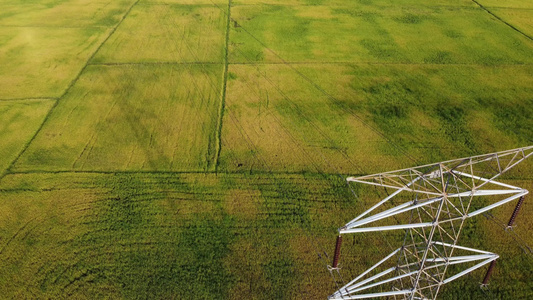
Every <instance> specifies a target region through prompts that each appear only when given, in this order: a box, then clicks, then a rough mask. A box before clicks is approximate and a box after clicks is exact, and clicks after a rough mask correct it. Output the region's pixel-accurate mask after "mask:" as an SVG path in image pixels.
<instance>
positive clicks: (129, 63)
mask: <svg viewBox="0 0 533 300" xmlns="http://www.w3.org/2000/svg"><path fill="white" fill-rule="evenodd" d="M223 64H224V63H223V62H216V61H184V62H179V61H155V62H107V63H89V64H88V65H89V66H137V65H139V66H142V65H146V66H154V65H187V66H188V65H223Z"/></svg>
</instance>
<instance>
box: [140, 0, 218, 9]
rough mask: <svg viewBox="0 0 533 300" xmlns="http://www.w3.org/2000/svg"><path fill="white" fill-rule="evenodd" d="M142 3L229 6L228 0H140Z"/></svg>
mask: <svg viewBox="0 0 533 300" xmlns="http://www.w3.org/2000/svg"><path fill="white" fill-rule="evenodd" d="M139 3H140V4H150V3H154V4H179V5H213V6H215V7H217V6H218V7H220V8H224V9H226V8H227V5H228V1H227V0H140V1H139Z"/></svg>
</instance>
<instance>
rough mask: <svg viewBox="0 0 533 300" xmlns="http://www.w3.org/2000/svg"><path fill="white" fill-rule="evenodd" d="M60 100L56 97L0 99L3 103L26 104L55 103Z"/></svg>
mask: <svg viewBox="0 0 533 300" xmlns="http://www.w3.org/2000/svg"><path fill="white" fill-rule="evenodd" d="M58 99H59V98H54V97H28V98H5V99H0V103H1V102H26V101H54V100H58Z"/></svg>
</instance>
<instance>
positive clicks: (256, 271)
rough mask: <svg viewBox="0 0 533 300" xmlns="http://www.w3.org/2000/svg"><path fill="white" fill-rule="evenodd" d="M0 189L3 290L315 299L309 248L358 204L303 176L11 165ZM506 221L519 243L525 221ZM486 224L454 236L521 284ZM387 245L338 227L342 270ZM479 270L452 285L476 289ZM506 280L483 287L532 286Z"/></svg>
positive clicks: (511, 250)
mask: <svg viewBox="0 0 533 300" xmlns="http://www.w3.org/2000/svg"><path fill="white" fill-rule="evenodd" d="M73 178H75V179H74V180H72V179H73ZM512 184H519V183H518V182H512ZM520 184H522V185H523V184H526V186H530V183H528V182H527V181H526V182H520ZM0 189H1V190H2V194H1V195H0V199H1V201H0V206H1V209H2V212H3V215H4V216H6V218H2V219H1V220H0V221H1V225H2V226H1V228H2V229H1V230H0V241H1V245H2V247H1V253H2V255H1V256H0V265H1V266H2V270H4V271H3V272H2V273H1V274H0V287H1V288H2V291H4V296H6V297H8V298H12V297H17V298H27V297H38V298H40V297H63V296H70V297H75V298H94V297H112V298H115V297H124V298H132V297H133V298H137V297H141V298H145V297H156V298H173V297H177V298H183V297H192V298H202V299H220V298H235V297H241V296H242V297H251V298H256V299H272V298H301V297H304V298H313V299H323V298H324V297H326V296H327V295H328V293H329V292H330V290H331V289H332V288H333V286H332V283H331V281H330V280H329V279H328V278H329V274H328V272H327V271H326V269H325V266H324V265H323V263H324V262H325V261H326V260H322V259H319V258H318V257H317V253H316V249H321V248H317V247H318V246H321V247H325V248H323V249H324V250H326V251H328V252H330V253H331V250H332V249H331V246H332V244H333V243H332V238H331V236H332V235H334V232H335V228H336V227H337V226H338V224H337V223H338V219H339V218H349V217H350V216H352V215H353V214H355V213H357V212H359V211H360V210H361V209H363V206H361V205H358V204H357V203H354V202H353V200H349V199H353V197H350V194H349V192H347V191H346V188H345V185H344V183H343V182H342V181H341V180H339V179H338V177H336V176H326V177H323V176H320V175H309V174H308V175H266V174H263V175H253V176H251V175H247V174H243V175H231V174H228V175H218V176H216V175H214V174H213V175H204V174H196V175H194V174H184V175H175V174H168V175H156V174H109V175H103V174H83V173H82V174H80V173H77V174H74V173H63V174H21V175H9V176H7V177H5V178H4V179H3V181H2V184H1V186H0ZM358 192H360V193H361V195H364V194H367V195H373V196H376V195H377V194H376V193H379V192H375V191H372V189H359V190H358ZM361 200H364V201H366V200H371V197H366V196H365V197H363V198H361ZM359 204H362V203H359ZM530 206H531V205H527V206H524V211H523V213H524V214H523V215H521V216H525V215H527V214H528V213H529V211H530ZM241 207H246V209H242V208H241ZM495 215H496V216H497V217H500V218H502V217H505V216H508V211H507V210H506V211H504V212H496V213H495ZM517 221H518V223H517V226H518V227H517V230H524V231H520V232H519V233H520V234H522V236H523V237H526V240H527V241H528V242H529V243H530V242H531V238H530V236H528V235H523V233H524V232H525V231H526V230H527V228H528V226H529V225H528V224H529V223H528V222H529V221H528V219H527V218H519V219H518V220H517ZM485 223H486V224H485ZM472 226H473V228H472ZM491 226H492V225H491V224H490V222H489V221H488V220H483V219H482V217H481V218H480V219H479V220H478V222H473V223H472V224H470V225H469V227H470V228H468V227H467V228H466V229H465V233H466V234H465V236H464V238H463V239H462V244H466V245H470V246H478V245H481V246H483V247H484V248H483V249H487V250H489V251H493V250H494V251H496V249H497V252H498V253H499V254H500V255H501V256H502V258H501V264H500V263H499V266H500V265H501V268H500V269H498V270H499V271H498V272H501V273H504V272H505V274H509V273H513V270H512V269H511V268H513V266H515V264H516V263H519V262H522V264H524V263H526V265H522V266H520V267H519V270H522V271H520V273H517V274H521V275H519V276H525V277H521V278H517V279H516V280H517V281H519V282H524V280H526V279H527V276H528V275H527V274H528V272H530V268H528V267H527V266H528V265H531V260H527V259H526V260H525V261H523V259H524V258H523V255H520V253H519V251H520V250H519V249H518V250H517V248H516V246H513V245H514V244H511V241H512V240H511V237H510V236H509V235H506V234H505V233H504V232H503V231H501V230H494V231H489V230H492V229H493V228H491ZM469 231H470V232H473V233H475V234H473V235H468V232H469ZM400 235H401V234H400ZM352 238H353V239H352ZM503 243H507V245H503ZM389 247H390V246H389V245H388V244H387V243H385V241H384V239H383V237H382V236H380V235H379V234H377V235H367V236H357V237H355V236H353V237H352V236H350V237H347V238H346V241H345V243H344V248H343V255H344V256H343V260H342V263H343V270H344V272H346V273H348V274H350V275H354V274H355V273H357V272H360V271H361V270H363V269H364V268H365V267H368V265H369V264H372V261H373V260H374V259H375V257H379V256H380V255H384V254H385V253H387V251H390V248H389ZM517 251H518V252H517ZM322 255H323V254H322ZM514 255H518V256H517V257H514ZM517 258H518V260H517ZM354 259H355V260H354ZM327 261H328V262H329V259H328V260H327ZM482 275H483V274H482V272H481V271H480V272H477V273H474V275H473V276H474V277H473V278H474V279H470V280H462V281H458V283H457V285H455V286H456V287H457V286H459V287H464V288H466V289H470V290H471V291H472V294H471V295H473V297H475V295H480V293H481V292H480V291H479V289H477V288H476V287H477V280H481V279H480V278H481V277H482ZM505 281H506V280H505V277H504V276H495V278H494V280H493V281H492V283H491V288H492V289H493V291H496V292H498V293H501V295H510V294H511V293H512V294H513V295H514V296H517V295H530V294H531V292H532V290H531V287H528V286H527V285H526V286H522V288H523V289H522V290H518V291H517V290H516V288H517V285H509V284H507V283H506V282H505ZM524 283H525V282H524ZM454 290H457V289H455V288H454V289H452V291H451V292H450V294H448V295H456V294H454V292H453V291H454ZM446 294H447V293H443V295H446Z"/></svg>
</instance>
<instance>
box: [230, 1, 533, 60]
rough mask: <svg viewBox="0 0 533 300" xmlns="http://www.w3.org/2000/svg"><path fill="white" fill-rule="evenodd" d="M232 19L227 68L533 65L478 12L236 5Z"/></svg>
mask: <svg viewBox="0 0 533 300" xmlns="http://www.w3.org/2000/svg"><path fill="white" fill-rule="evenodd" d="M232 17H233V19H235V21H236V22H235V23H234V24H233V27H234V28H233V31H232V36H231V42H232V43H231V47H230V49H231V55H230V61H231V62H242V63H244V62H247V61H248V60H251V61H257V62H280V57H282V58H283V59H284V60H286V61H292V62H358V63H361V62H368V63H403V64H406V63H421V64H449V63H452V64H483V65H494V64H522V63H531V62H532V61H533V58H532V56H531V55H530V53H531V51H532V48H533V42H532V41H531V40H530V39H528V38H526V37H524V36H523V35H521V34H519V33H517V32H516V31H515V30H513V29H512V28H510V27H508V26H506V25H503V23H502V22H501V21H499V20H497V19H495V18H494V17H492V16H491V15H489V14H487V13H486V12H485V11H484V10H483V9H481V8H479V7H470V6H467V7H463V6H457V7H455V6H436V7H431V6H405V7H401V9H399V8H398V7H397V6H372V5H355V4H351V5H350V4H345V5H338V6H335V5H324V6H306V5H301V6H294V5H236V6H235V7H234V9H233V10H232ZM257 40H260V41H261V42H262V43H258V42H257ZM272 51H273V52H274V53H276V54H277V55H279V56H277V55H275V54H273V52H272Z"/></svg>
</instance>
